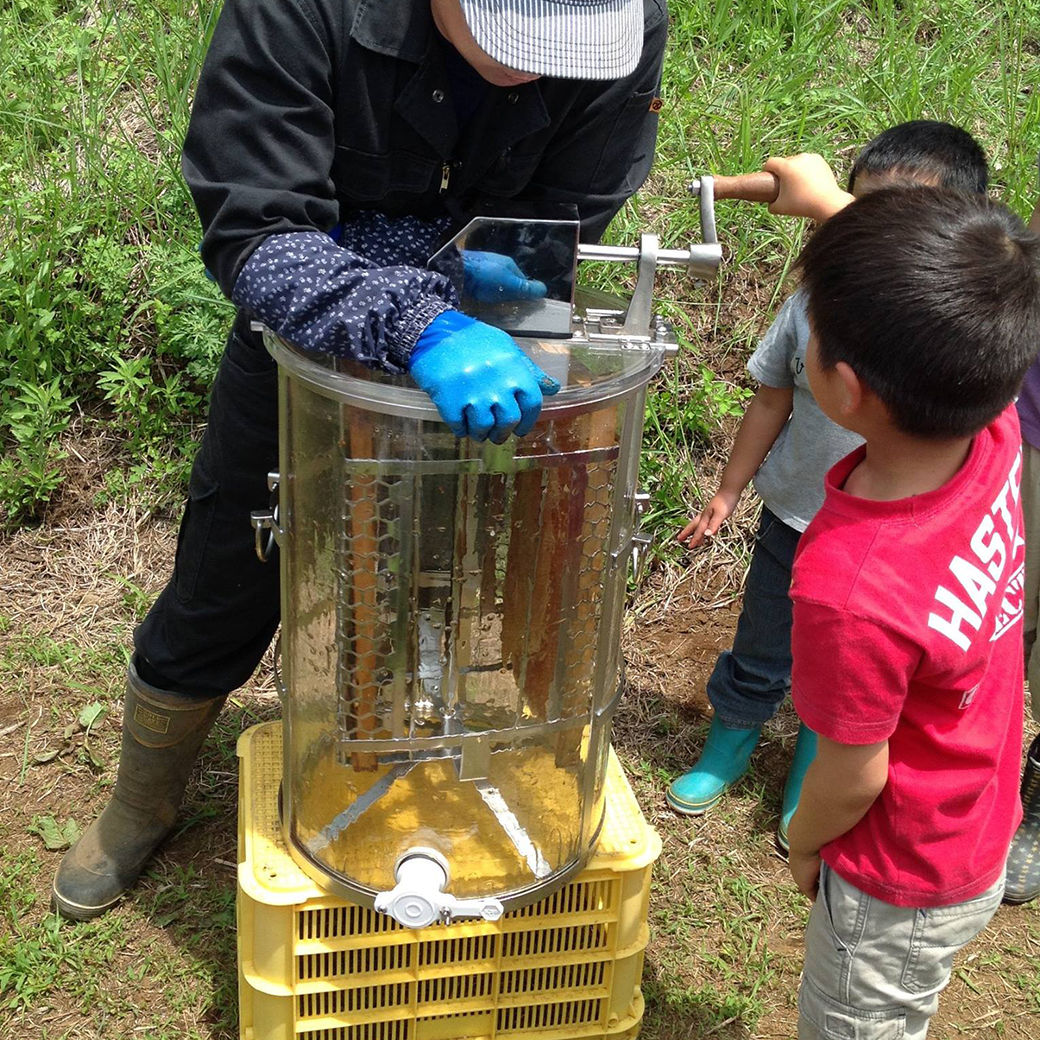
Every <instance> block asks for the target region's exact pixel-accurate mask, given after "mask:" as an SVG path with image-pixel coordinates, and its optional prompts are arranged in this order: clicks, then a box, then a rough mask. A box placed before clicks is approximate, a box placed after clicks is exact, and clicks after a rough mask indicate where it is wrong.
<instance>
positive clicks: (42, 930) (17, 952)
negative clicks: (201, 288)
mask: <svg viewBox="0 0 1040 1040" xmlns="http://www.w3.org/2000/svg"><path fill="white" fill-rule="evenodd" d="M80 453H81V455H82V457H83V459H84V460H90V461H89V462H88V461H85V462H84V466H83V472H82V474H81V479H80V481H79V487H80V490H81V493H80V494H78V495H77V494H75V493H73V491H70V492H66V494H65V496H64V497H63V499H62V503H61V505H60V508H59V509H58V510H56V511H55V513H54V515H53V516H52V517H51V518H50V520H49V522H48V523H47V524H46V525H45V526H43V527H41V528H38V529H36V530H25V531H22V532H19V533H17V534H15V535H12V536H9V537H7V538H6V539H5V540H3V541H2V542H0V573H2V575H3V580H2V582H0V671H2V680H3V681H2V684H0V908H2V910H3V917H2V918H0V920H2V923H0V1040H8V1038H12V1040H13V1038H15V1037H17V1038H19V1040H44V1038H46V1040H52V1038H70V1040H71V1038H91V1040H93V1038H101V1037H104V1038H105V1040H110V1038H112V1040H114V1038H120V1037H141V1036H147V1037H149V1038H152V1037H154V1038H164V1037H171V1038H173V1037H177V1038H182V1037H187V1038H193V1037H197V1038H205V1040H215V1038H220V1040H229V1038H231V1037H235V1036H237V1035H238V1032H237V1015H236V989H235V987H236V968H235V918H234V908H235V861H236V759H235V739H236V737H237V735H238V733H239V732H240V731H241V730H242V729H243V728H244V727H246V726H248V725H250V724H252V723H253V722H256V721H260V720H263V719H268V718H273V717H277V715H278V714H279V706H278V702H277V698H276V696H275V693H274V690H273V684H272V680H271V668H270V661H269V660H268V661H266V662H265V664H264V666H263V667H262V668H261V669H260V671H259V673H258V676H257V678H256V679H255V680H254V682H252V683H251V684H250V685H249V686H248V688H246V689H244V690H242V691H240V692H239V693H238V694H236V695H235V696H234V697H233V698H232V700H231V703H230V704H229V706H228V708H227V710H226V711H225V713H224V715H223V716H222V718H221V720H220V722H219V724H218V726H217V730H216V732H215V734H214V737H213V738H212V739H211V740H210V741H209V743H208V745H207V748H206V751H205V753H204V756H203V762H202V768H201V770H199V771H197V773H196V776H195V778H194V779H193V781H192V783H191V786H190V789H189V793H188V799H187V804H186V807H185V811H184V816H183V824H182V827H181V829H180V831H179V832H178V833H177V835H176V836H175V837H174V838H173V839H172V840H171V841H169V842H168V843H167V844H166V846H165V847H164V848H163V850H162V852H161V854H160V855H159V857H158V858H157V860H156V861H155V863H154V865H153V867H152V868H151V869H150V870H149V872H148V874H147V876H146V877H145V879H144V880H143V882H142V883H141V885H140V886H139V888H138V890H137V891H136V893H135V895H134V897H133V898H132V899H130V900H128V901H127V902H126V903H125V904H124V905H122V906H121V907H119V908H118V909H117V910H115V911H113V912H112V913H111V914H109V915H108V916H106V917H105V918H103V919H102V920H101V921H99V922H96V923H92V924H89V925H81V926H69V925H64V924H58V923H57V922H56V921H55V920H54V919H53V917H51V916H50V915H49V913H48V895H49V886H50V879H51V876H52V874H53V871H54V868H55V867H56V866H57V863H58V860H59V858H60V856H61V854H62V853H61V850H60V849H58V850H48V849H47V848H46V847H45V843H44V840H43V837H42V834H43V833H46V832H47V823H46V821H47V818H52V819H53V822H54V824H55V825H56V826H57V827H58V828H63V827H64V826H65V825H66V823H67V821H68V820H70V819H71V820H73V821H75V823H76V824H78V825H79V826H81V827H82V826H86V824H87V823H88V822H89V821H90V820H91V819H92V818H93V817H94V815H95V814H96V813H97V812H98V811H99V810H100V808H101V807H102V806H103V805H104V803H105V801H106V798H107V794H108V791H107V788H108V787H109V785H110V784H111V783H112V782H113V780H114V777H115V766H116V762H117V758H118V744H119V722H120V692H121V691H120V687H121V678H122V673H123V670H124V669H125V664H126V660H127V657H128V653H129V646H130V633H131V631H132V627H133V625H134V623H135V621H136V619H137V618H139V617H140V616H141V614H142V612H143V611H144V610H145V609H146V608H147V604H148V603H149V602H150V600H151V598H152V596H153V595H154V593H155V592H156V590H157V588H158V587H159V586H160V585H161V583H162V581H163V579H164V576H165V574H166V570H167V567H168V561H169V560H170V559H172V549H173V546H174V543H175V534H176V517H175V515H174V513H175V510H173V511H169V512H168V513H164V514H161V515H149V514H147V513H140V512H135V511H133V510H129V509H126V508H123V507H120V506H118V505H114V504H109V505H106V506H97V505H95V504H94V502H93V499H92V496H91V494H90V493H89V492H88V489H89V487H90V486H91V484H92V482H93V481H94V479H95V478H96V476H97V473H98V471H99V469H100V468H103V466H104V458H105V453H104V450H103V445H89V444H88V445H81V447H80ZM752 514H753V506H752V505H748V506H747V507H745V512H744V513H743V514H742V517H741V519H740V522H739V524H738V526H737V529H736V531H735V532H734V533H732V534H729V535H727V536H726V538H727V541H726V544H725V545H720V546H718V547H716V549H715V550H714V552H713V554H712V555H710V556H704V557H702V558H701V559H700V560H698V561H694V565H693V566H691V567H690V568H689V569H688V570H687V571H686V572H685V574H674V573H673V574H671V575H670V576H669V575H667V574H665V573H664V572H658V573H656V574H654V575H652V576H651V579H650V581H649V582H648V584H647V585H646V587H645V588H644V590H643V591H642V593H641V594H640V596H639V598H638V599H637V601H636V603H635V604H634V606H633V609H632V610H630V612H629V614H628V616H627V619H626V630H625V648H626V659H627V662H628V677H629V682H630V692H629V694H628V696H627V700H626V702H625V703H624V704H623V706H622V708H621V710H620V712H619V716H618V721H617V727H616V744H617V747H618V750H619V753H620V754H621V757H622V759H623V761H624V763H625V765H626V766H627V768H628V770H629V773H630V775H631V776H632V778H633V781H634V784H635V787H636V790H637V794H638V795H639V798H640V801H641V804H642V806H643V809H644V812H645V813H646V815H647V817H648V819H649V820H650V821H651V822H652V823H653V824H654V825H655V826H656V827H657V828H658V829H659V830H660V832H661V835H662V837H663V839H664V851H663V854H662V857H661V860H660V862H659V863H658V866H657V868H656V873H655V885H654V895H653V902H652V907H651V916H652V927H653V940H652V945H651V948H650V952H649V956H648V959H647V964H646V972H645V976H644V988H645V991H646V994H647V998H648V1005H647V1016H646V1023H645V1028H644V1032H643V1035H644V1036H645V1037H647V1038H648V1040H679V1038H680V1037H681V1038H683V1040H696V1038H707V1037H713V1038H714V1037H717V1038H723V1040H767V1038H768V1040H773V1038H781V1037H788V1038H789V1037H792V1036H793V1035H794V1023H795V1018H796V1012H795V994H796V990H797V982H798V973H799V969H800V960H801V936H802V930H803V927H804V922H805V918H806V915H807V909H808V907H807V904H806V903H805V901H804V900H802V899H801V898H800V897H799V895H798V893H797V891H796V890H795V889H794V887H793V885H792V884H791V882H790V880H789V877H788V875H787V871H786V868H785V863H784V861H783V860H782V859H781V857H780V856H779V855H778V854H777V852H776V848H775V844H774V838H773V832H774V828H775V825H776V819H777V814H778V806H779V800H780V791H781V787H782V783H783V776H784V773H785V768H786V762H787V760H788V758H789V755H790V753H791V748H792V746H793V738H794V733H795V730H796V719H795V718H794V716H793V714H792V713H791V711H790V709H789V708H788V709H785V710H784V711H783V712H782V713H781V715H780V716H779V717H778V719H777V720H776V721H775V723H774V724H773V725H772V726H771V727H770V728H769V729H768V731H767V733H766V735H765V737H764V739H763V742H762V744H761V746H760V748H759V750H758V752H757V753H756V756H755V760H754V766H753V769H752V771H751V773H750V774H749V775H748V777H747V778H746V779H745V780H744V781H742V782H741V784H740V785H739V786H738V787H737V788H736V789H735V790H734V792H732V794H731V796H730V797H728V798H727V800H726V801H725V803H724V804H723V805H722V806H721V807H719V809H718V810H716V811H715V812H714V813H712V814H711V815H710V816H709V817H707V818H705V819H704V820H703V821H700V822H697V821H689V820H685V819H680V818H677V817H676V816H674V815H672V814H671V813H670V812H668V811H667V810H666V809H665V808H664V806H663V802H662V799H661V791H662V788H663V786H664V785H665V783H666V782H667V781H668V780H669V779H670V778H671V777H673V776H674V775H675V774H676V773H677V772H679V771H680V770H681V769H683V768H685V767H687V766H688V765H689V764H690V763H691V762H692V761H693V759H694V758H695V756H696V753H697V750H698V749H699V746H700V743H701V741H702V739H703V735H704V732H705V730H706V726H707V712H706V704H705V700H704V695H703V689H704V683H705V679H706V678H707V675H708V673H709V671H710V669H711V667H712V665H713V663H714V660H715V656H716V654H717V653H718V651H719V650H720V649H722V648H724V647H725V646H727V645H728V643H729V642H730V640H731V638H732V632H733V627H734V624H735V620H736V611H737V609H738V606H739V602H738V601H737V600H736V598H735V592H736V588H735V583H736V582H739V580H740V577H741V566H742V561H743V560H745V559H746V549H747V541H748V535H747V531H748V530H749V529H750V525H751V523H752V521H753V516H752ZM94 705H99V706H100V707H101V708H103V709H104V714H103V715H102V716H100V717H99V718H97V719H96V720H95V721H93V722H91V723H90V725H89V729H88V728H87V727H86V726H85V725H84V724H83V719H84V718H87V719H88V720H89V717H90V715H91V714H92V712H91V711H87V712H86V714H84V709H90V708H91V707H92V706H94ZM94 710H95V711H96V709H94ZM52 837H53V836H52ZM58 840H59V841H60V837H59V839H58ZM52 843H53V840H52ZM1038 1010H1040V909H1037V908H1035V907H1024V908H1003V909H1002V910H1001V911H1000V912H999V914H998V915H997V918H996V920H995V922H994V924H993V926H992V927H991V928H990V929H989V930H988V931H987V932H986V933H985V935H984V936H983V937H982V938H981V939H980V940H979V941H978V942H976V943H975V944H974V945H973V946H972V947H971V948H970V949H969V950H968V952H967V953H966V954H965V955H964V956H962V957H961V958H960V959H959V961H958V964H957V968H956V971H955V974H954V978H953V981H952V984H951V986H950V988H949V990H948V991H947V992H946V993H945V994H944V996H943V1001H942V1006H941V1009H940V1012H939V1015H938V1017H937V1019H936V1020H935V1024H934V1026H933V1030H932V1033H931V1035H932V1036H933V1037H934V1038H936V1040H952V1038H954V1037H962V1036H974V1037H1008V1038H1020V1040H1027V1038H1030V1040H1035V1038H1036V1037H1037V1036H1038V1035H1040V1026H1038V1023H1040V1019H1038V1018H1037V1013H1038Z"/></svg>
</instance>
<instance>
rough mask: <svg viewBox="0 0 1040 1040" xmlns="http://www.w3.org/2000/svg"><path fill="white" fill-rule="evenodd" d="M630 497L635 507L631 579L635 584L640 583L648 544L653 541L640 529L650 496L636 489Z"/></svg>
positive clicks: (644, 573)
mask: <svg viewBox="0 0 1040 1040" xmlns="http://www.w3.org/2000/svg"><path fill="white" fill-rule="evenodd" d="M632 498H633V500H634V502H635V507H636V508H635V513H636V530H635V532H634V533H633V535H632V556H631V560H632V581H633V582H634V583H635V584H636V585H642V583H643V578H645V577H646V566H647V563H648V562H649V560H650V546H651V544H652V543H653V539H652V538H651V537H650V535H648V534H644V533H643V531H642V524H643V516H644V514H645V513H646V511H647V509H649V507H650V496H649V495H648V494H647V493H646V492H645V491H637V492H636V493H635V494H634V495H633V496H632Z"/></svg>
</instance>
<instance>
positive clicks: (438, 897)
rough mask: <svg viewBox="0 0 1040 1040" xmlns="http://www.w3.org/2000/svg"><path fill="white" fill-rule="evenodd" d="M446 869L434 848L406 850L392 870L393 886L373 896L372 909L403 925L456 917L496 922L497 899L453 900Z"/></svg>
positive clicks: (424, 925)
mask: <svg viewBox="0 0 1040 1040" xmlns="http://www.w3.org/2000/svg"><path fill="white" fill-rule="evenodd" d="M448 878H449V871H448V863H447V861H446V860H445V858H444V857H443V856H442V855H441V854H440V853H439V852H437V851H436V850H434V849H409V850H408V852H406V853H405V854H404V855H403V856H402V857H401V858H400V859H399V860H398V861H397V866H396V868H395V869H394V880H395V881H396V882H397V884H396V886H395V887H394V888H393V889H391V891H389V892H380V893H379V895H377V896H376V901H375V908H376V909H377V910H378V911H379V912H380V913H383V914H386V915H387V916H388V917H392V918H393V919H394V920H395V921H396V922H397V923H398V924H402V925H404V926H405V928H427V927H429V926H430V925H431V924H436V923H437V922H438V921H442V922H444V923H445V924H447V923H448V922H450V921H453V920H455V919H456V918H459V917H482V918H484V920H485V921H497V920H498V919H499V918H500V917H501V916H502V914H503V912H504V907H503V906H502V904H501V903H500V902H499V901H498V900H497V899H456V898H455V897H454V896H453V895H452V894H451V893H450V892H445V891H444V889H445V886H446V885H447V884H448Z"/></svg>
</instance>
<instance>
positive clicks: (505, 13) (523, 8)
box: [461, 0, 643, 79]
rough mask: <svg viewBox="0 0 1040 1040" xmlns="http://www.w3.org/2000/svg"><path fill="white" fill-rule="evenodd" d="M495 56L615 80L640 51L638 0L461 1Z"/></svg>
mask: <svg viewBox="0 0 1040 1040" xmlns="http://www.w3.org/2000/svg"><path fill="white" fill-rule="evenodd" d="M461 3H462V13H463V14H464V15H465V17H466V23H467V24H468V25H469V29H470V32H471V33H473V38H474V39H475V40H476V41H477V43H478V44H479V46H480V47H481V49H482V50H484V51H486V52H487V53H488V54H490V55H491V57H492V58H494V59H495V60H496V61H499V62H501V63H502V64H503V65H507V66H508V67H509V68H511V69H516V70H517V71H519V72H528V73H537V74H538V75H539V76H553V77H556V78H558V79H621V77H622V76H627V75H628V74H629V73H630V72H631V71H632V70H633V69H635V67H636V65H637V64H638V63H639V56H640V54H641V53H642V51H643V0H461Z"/></svg>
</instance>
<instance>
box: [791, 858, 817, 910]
mask: <svg viewBox="0 0 1040 1040" xmlns="http://www.w3.org/2000/svg"><path fill="white" fill-rule="evenodd" d="M787 865H788V867H790V869H791V877H793V878H794V883H795V884H796V885H797V886H798V891H799V892H801V893H802V895H803V896H808V897H809V899H811V900H812V901H813V902H814V903H815V902H816V895H817V893H818V892H819V891H820V854H819V853H818V852H813V853H811V854H806V853H804V852H795V851H794V849H791V851H790V852H789V853H788V856H787Z"/></svg>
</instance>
